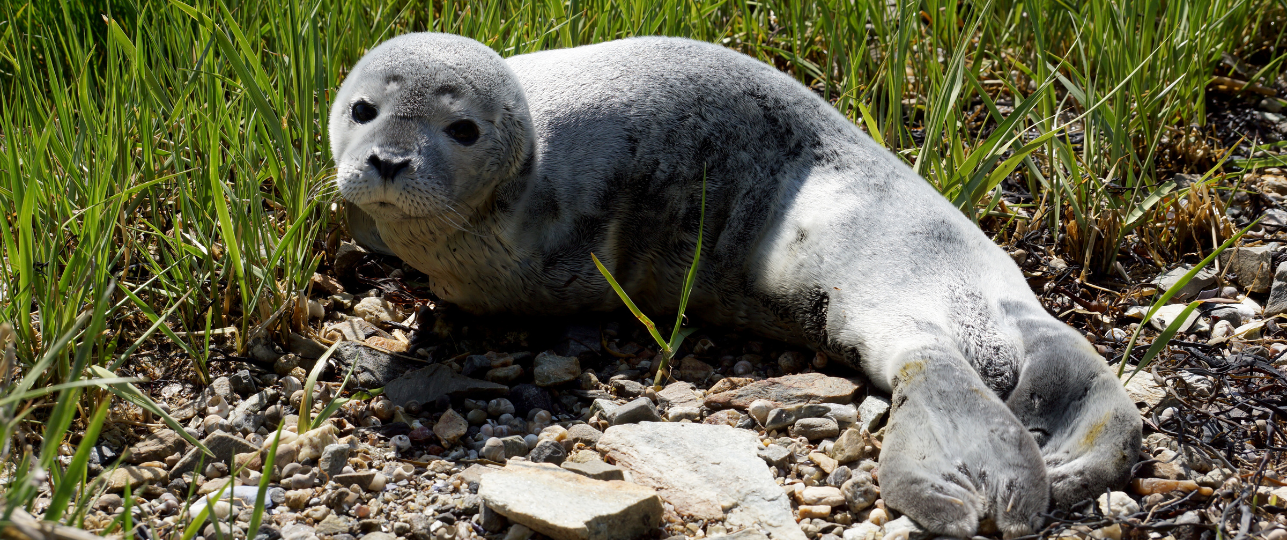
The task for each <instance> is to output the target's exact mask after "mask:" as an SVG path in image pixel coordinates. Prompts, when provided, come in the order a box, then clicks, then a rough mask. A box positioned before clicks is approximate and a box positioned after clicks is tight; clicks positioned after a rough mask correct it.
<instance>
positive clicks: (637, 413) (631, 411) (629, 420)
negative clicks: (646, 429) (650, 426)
mask: <svg viewBox="0 0 1287 540" xmlns="http://www.w3.org/2000/svg"><path fill="white" fill-rule="evenodd" d="M660 421H661V415H659V414H657V408H656V407H654V406H653V404H652V400H650V399H648V398H646V397H641V398H637V399H635V400H634V401H631V402H629V403H626V404H625V405H622V406H620V407H617V409H616V410H614V411H612V413H611V414H609V415H608V422H609V423H611V424H612V425H614V426H619V425H621V424H637V423H639V422H660Z"/></svg>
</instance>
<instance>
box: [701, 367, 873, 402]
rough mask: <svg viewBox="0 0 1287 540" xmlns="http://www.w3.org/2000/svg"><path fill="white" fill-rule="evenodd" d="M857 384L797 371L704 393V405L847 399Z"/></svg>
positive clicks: (854, 390) (850, 400)
mask: <svg viewBox="0 0 1287 540" xmlns="http://www.w3.org/2000/svg"><path fill="white" fill-rule="evenodd" d="M860 388H862V387H861V386H859V385H858V384H855V383H854V382H852V381H850V380H849V379H841V378H839V377H829V376H827V375H823V374H821V373H799V374H796V375H787V376H784V377H774V378H772V379H765V380H762V381H756V382H753V383H750V384H747V385H745V386H741V387H738V388H734V389H732V390H728V391H725V392H720V393H717V394H713V395H709V396H706V401H705V403H706V406H708V407H711V408H713V409H727V408H734V409H746V407H747V406H749V405H750V404H751V403H752V402H754V401H755V400H757V399H764V400H768V401H771V402H773V403H774V404H776V406H778V407H785V406H789V405H798V404H804V403H851V402H853V399H854V392H856V391H858V390H859V389H860Z"/></svg>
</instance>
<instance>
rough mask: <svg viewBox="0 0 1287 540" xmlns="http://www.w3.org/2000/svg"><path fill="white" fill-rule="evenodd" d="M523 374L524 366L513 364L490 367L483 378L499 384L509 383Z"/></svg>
mask: <svg viewBox="0 0 1287 540" xmlns="http://www.w3.org/2000/svg"><path fill="white" fill-rule="evenodd" d="M522 376H523V366H519V365H513V366H505V367H498V368H492V369H489V370H487V374H486V375H483V378H484V379H486V380H488V381H491V382H494V383H497V384H504V385H508V384H510V383H512V382H514V381H517V380H518V379H519V377H522Z"/></svg>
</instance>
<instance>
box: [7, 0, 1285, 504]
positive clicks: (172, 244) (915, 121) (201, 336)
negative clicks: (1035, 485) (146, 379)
mask: <svg viewBox="0 0 1287 540" xmlns="http://www.w3.org/2000/svg"><path fill="white" fill-rule="evenodd" d="M1283 19H1284V7H1283V3H1282V2H1280V1H1277V0H1191V1H1186V2H1179V1H1172V2H1160V1H1156V0H1153V1H1150V0H1140V1H1126V0H1103V1H1073V0H1062V1H1061V0H1034V1H1028V2H1019V1H1008V2H970V3H961V2H955V1H939V0H923V1H912V0H907V1H900V2H895V3H894V4H893V5H890V4H888V3H887V2H886V1H885V0H821V1H818V2H788V1H781V0H772V1H765V2H750V1H748V0H722V1H719V0H693V1H681V0H662V1H660V2H620V1H608V0H571V1H569V2H562V1H544V0H512V1H509V2H495V1H481V2H473V1H470V2H463V1H455V2H453V1H440V2H429V1H424V2H409V1H404V0H396V1H395V0H385V1H379V0H372V1H367V2H358V1H354V0H299V1H290V0H271V1H253V2H252V1H247V2H235V1H231V0H225V1H219V0H216V1H214V2H207V1H202V2H196V3H194V4H192V5H188V4H185V3H181V2H178V1H174V0H152V1H104V0H99V1H87V2H71V1H59V0H40V1H33V2H28V3H24V2H20V1H17V0H11V1H8V2H4V3H0V130H2V132H0V134H2V135H3V139H2V140H0V255H2V256H3V261H4V262H3V264H0V291H2V292H0V294H2V295H3V300H0V320H2V321H9V322H11V323H12V327H13V335H14V339H13V341H12V342H11V343H12V347H13V348H12V352H11V353H10V355H11V356H12V358H13V360H12V366H13V367H12V368H11V369H10V370H9V373H0V383H2V384H3V386H0V430H2V431H3V433H0V435H3V437H4V439H3V442H2V445H0V461H2V462H3V463H5V464H21V465H20V466H18V467H16V468H14V469H11V470H13V471H17V475H16V476H13V477H11V478H13V479H14V480H13V483H12V484H10V485H9V486H7V487H6V488H5V489H3V491H4V493H5V499H6V503H8V505H10V506H11V507H12V506H14V505H17V506H27V505H30V504H32V501H33V500H35V497H36V494H37V490H36V487H35V486H36V484H33V483H32V482H33V481H35V480H37V479H39V478H40V475H41V474H47V475H48V476H49V477H50V478H51V479H52V481H53V482H54V484H55V491H56V493H57V494H58V496H57V503H58V504H59V505H60V507H59V508H57V509H51V514H49V515H51V516H54V517H56V518H57V519H61V520H64V521H67V522H71V523H78V522H77V520H78V519H80V518H81V517H83V515H84V509H85V508H86V505H87V500H88V499H87V498H88V497H90V496H92V493H93V491H92V490H91V489H90V488H91V487H92V486H91V485H90V484H87V483H86V482H85V480H86V478H85V476H84V474H85V473H84V463H83V460H80V461H77V460H72V461H71V462H69V463H70V464H69V465H64V464H62V462H59V461H58V460H56V459H54V458H55V457H56V455H57V449H58V448H59V446H60V445H61V444H63V443H65V442H67V441H69V433H71V432H73V431H77V430H81V431H83V430H86V429H89V428H94V426H95V425H99V424H100V423H101V422H102V420H101V419H100V417H99V416H98V415H97V412H98V411H102V410H103V409H102V408H101V407H102V404H104V403H111V402H112V400H113V399H117V400H126V401H129V402H131V403H133V404H134V405H135V406H137V407H140V408H144V409H147V408H150V407H151V405H150V402H148V401H147V400H146V398H145V397H143V396H142V394H141V393H139V392H137V391H136V390H134V389H132V387H130V386H128V384H127V383H128V382H131V381H134V379H132V378H131V377H133V376H135V375H149V374H151V373H152V371H149V370H151V369H154V368H153V367H149V366H145V365H140V364H141V363H139V362H132V361H131V360H132V359H133V356H134V355H135V354H136V353H138V351H140V350H141V349H142V348H144V347H146V348H147V349H148V350H151V351H153V352H151V353H149V354H151V355H152V356H153V358H154V359H159V360H160V362H159V364H161V365H163V366H166V369H170V370H171V372H170V376H172V377H189V378H192V379H196V380H204V379H206V378H207V376H208V369H209V360H210V354H211V353H210V346H211V344H212V342H211V339H212V338H211V337H210V336H211V335H212V332H211V331H212V330H217V329H223V328H233V329H235V334H234V335H235V340H234V341H233V342H232V343H231V344H226V345H225V346H226V347H230V348H232V349H241V348H243V347H244V346H245V345H246V344H247V343H248V341H249V338H250V337H252V336H257V335H264V336H267V337H270V338H272V337H280V336H281V335H282V334H283V333H284V332H286V331H288V330H290V326H291V324H292V321H291V317H289V316H286V317H281V316H275V315H276V314H279V313H281V312H282V311H283V310H282V309H281V308H282V307H283V306H285V305H288V304H289V303H290V302H292V301H293V299H294V298H296V297H298V296H299V295H301V294H303V293H304V291H305V290H306V288H307V285H308V280H309V278H310V277H311V275H312V274H313V272H314V269H315V268H317V266H318V265H319V263H321V262H322V257H323V252H324V251H323V250H322V249H320V246H321V244H322V243H323V242H324V241H325V240H326V239H327V234H328V233H329V231H330V230H331V228H332V227H333V223H334V221H335V220H334V215H333V212H332V206H331V204H332V202H333V201H334V200H335V199H334V194H333V190H332V189H331V188H330V186H329V184H328V177H329V175H330V174H331V161H330V156H329V155H328V146H327V132H326V131H327V122H326V113H327V110H328V107H329V102H328V99H329V97H330V95H331V93H332V91H333V90H334V88H336V87H337V85H338V84H339V81H340V80H341V79H342V77H343V75H344V72H345V69H346V68H347V67H348V66H350V65H351V64H352V63H353V62H354V61H356V60H357V59H358V58H359V57H360V56H361V55H362V54H363V52H364V51H365V50H366V49H367V48H369V47H371V46H373V45H374V44H376V43H378V42H379V41H381V40H382V39H385V38H388V37H391V36H393V35H397V34H400V33H403V32H408V31H418V30H426V29H432V30H438V31H448V32H454V33H459V34H463V35H466V36H470V37H473V38H475V39H478V40H480V41H482V42H484V43H486V44H487V45H489V46H491V47H493V48H495V49H496V50H497V51H499V52H500V53H501V54H502V55H513V54H519V53H524V52H529V51H536V50H543V49H550V48H559V47H571V46H576V45H582V44H587V43H594V42H599V41H605V40H610V39H617V38H622V37H627V36H632V35H642V34H666V35H677V36H688V37H692V38H696V39H700V40H705V41H711V42H716V43H721V44H724V45H727V46H729V47H732V48H735V49H737V50H740V51H742V52H745V53H747V54H751V55H753V56H756V57H758V58H760V59H763V60H765V61H767V62H770V63H772V64H773V65H775V66H777V67H778V68H779V69H782V70H784V71H786V72H788V73H790V74H792V75H793V76H795V77H797V78H799V79H800V80H801V81H803V82H804V83H805V84H807V85H809V86H810V87H812V88H814V89H815V90H816V91H818V92H819V93H820V94H821V95H823V96H825V97H826V98H827V99H829V100H831V101H832V102H833V103H835V105H836V107H837V108H839V110H841V111H842V112H843V113H845V114H846V115H848V116H849V117H850V118H851V119H853V120H854V121H855V122H857V123H859V125H861V126H863V127H864V128H866V129H867V130H868V131H869V132H870V133H871V134H872V136H873V137H875V138H876V139H877V140H878V141H880V142H881V143H882V144H885V145H886V146H888V147H889V148H891V149H892V150H894V151H896V152H898V153H899V155H901V156H902V157H903V159H904V160H906V162H907V163H909V164H910V165H912V166H914V167H915V168H916V169H917V170H918V171H919V172H920V173H921V174H922V175H923V176H925V177H926V178H927V179H928V180H929V181H930V182H931V183H933V184H934V185H935V186H936V187H937V188H938V189H939V190H940V191H942V192H943V193H944V195H945V196H947V197H948V198H949V199H950V200H952V201H954V202H955V203H956V204H957V205H958V206H959V207H960V208H961V209H962V211H964V212H965V213H966V214H968V215H970V216H971V217H973V218H975V219H976V221H979V222H981V223H983V224H985V225H987V226H989V227H990V229H991V230H992V231H994V232H996V233H997V234H998V235H999V236H998V238H1000V239H1002V240H1005V239H1009V238H1014V237H1017V236H1020V235H1023V234H1031V233H1033V232H1041V231H1046V232H1048V233H1049V234H1050V237H1051V238H1058V239H1060V240H1059V241H1060V242H1061V248H1062V249H1063V250H1064V251H1065V252H1067V253H1068V254H1069V255H1068V256H1069V258H1070V260H1071V261H1072V262H1074V263H1075V264H1079V265H1082V266H1084V267H1085V268H1086V269H1087V271H1088V272H1089V273H1098V272H1105V271H1106V270H1108V269H1109V268H1111V267H1112V265H1113V262H1114V260H1115V258H1116V256H1117V253H1118V247H1119V246H1120V245H1121V244H1122V243H1123V242H1126V241H1141V242H1144V243H1145V244H1146V245H1147V249H1149V250H1152V251H1153V252H1155V253H1159V254H1161V255H1162V256H1163V257H1162V258H1163V259H1171V260H1174V259H1176V258H1178V257H1179V256H1181V255H1182V254H1184V253H1186V252H1191V251H1197V252H1199V254H1202V255H1205V254H1207V253H1209V252H1210V250H1212V249H1214V248H1215V247H1216V246H1215V245H1216V244H1218V243H1219V241H1220V240H1222V238H1210V239H1207V240H1204V241H1203V242H1205V243H1203V242H1199V243H1198V244H1196V245H1194V244H1193V243H1192V242H1191V241H1189V240H1187V239H1186V237H1184V236H1183V235H1181V234H1179V233H1177V232H1175V230H1176V229H1175V227H1174V226H1173V225H1174V224H1171V223H1168V222H1166V221H1165V220H1162V219H1160V217H1159V216H1162V215H1164V214H1165V213H1167V212H1170V213H1172V214H1177V213H1180V214H1183V213H1185V212H1189V213H1192V212H1196V211H1197V210H1195V209H1194V208H1193V207H1191V205H1190V206H1186V205H1189V203H1188V202H1187V201H1190V200H1198V199H1201V197H1206V196H1208V195H1206V193H1207V192H1206V191H1205V190H1208V189H1209V187H1208V186H1206V185H1205V184H1200V185H1199V187H1197V188H1193V189H1196V190H1198V191H1199V192H1200V193H1195V194H1193V195H1192V196H1190V194H1189V193H1187V190H1186V189H1178V188H1177V187H1176V186H1175V184H1171V183H1168V180H1170V176H1171V175H1172V174H1174V173H1176V172H1181V171H1184V172H1198V173H1206V172H1208V170H1210V169H1212V167H1213V166H1215V165H1216V164H1215V160H1212V159H1210V154H1211V153H1212V152H1208V155H1207V157H1203V156H1201V155H1198V154H1201V152H1198V153H1196V154H1195V153H1194V152H1191V151H1190V152H1176V151H1175V148H1176V147H1177V145H1179V144H1180V143H1181V142H1183V141H1185V140H1188V139H1192V138H1193V137H1192V134H1193V133H1195V131H1193V130H1192V129H1190V128H1189V126H1190V125H1197V126H1199V128H1198V132H1200V131H1201V127H1200V126H1201V125H1202V124H1203V123H1204V122H1205V120H1206V111H1205V103H1206V99H1205V93H1206V91H1207V85H1208V82H1209V81H1210V80H1211V77H1212V76H1213V75H1216V74H1226V72H1225V71H1224V69H1225V68H1222V67H1221V55H1222V53H1228V54H1232V55H1235V56H1238V57H1241V58H1243V59H1247V60H1248V61H1251V62H1252V63H1253V67H1254V69H1255V70H1256V72H1254V73H1252V74H1250V75H1244V76H1243V77H1245V78H1246V79H1248V80H1254V81H1260V82H1262V83H1268V82H1271V81H1273V80H1275V79H1276V78H1277V77H1278V75H1279V69H1280V66H1281V61H1282V52H1281V47H1280V41H1281V39H1282V36H1281V35H1280V34H1278V33H1274V32H1277V31H1265V30H1264V29H1268V28H1279V29H1281V28H1282V27H1283V25H1282V23H1283ZM1270 22H1273V23H1275V24H1274V25H1271V24H1269V23H1270ZM1069 133H1077V134H1078V135H1076V136H1077V137H1080V138H1081V142H1080V143H1079V144H1073V143H1072V142H1069V141H1070V138H1069ZM1175 155H1178V156H1181V157H1180V158H1174V157H1172V158H1166V156H1175ZM1244 157H1246V156H1244ZM1164 158H1165V159H1164ZM1227 172H1229V171H1226V170H1225V169H1223V168H1218V169H1215V173H1214V174H1212V175H1210V176H1209V178H1210V181H1211V184H1212V185H1211V186H1210V188H1215V187H1220V189H1227V188H1225V187H1221V186H1228V185H1229V184H1230V183H1229V182H1227V181H1226V180H1224V175H1225V173H1227ZM1007 179H1009V180H1010V181H1011V183H1012V185H1013V186H1021V187H1023V188H1026V189H1027V190H1028V191H1029V192H1030V193H1031V194H1032V197H1033V199H1032V200H1031V201H1027V202H1022V203H1020V204H1017V205H1016V204H1008V203H1003V201H1002V198H1001V197H1000V190H1001V188H1002V187H1003V182H1004V181H1005V180H1007ZM1202 200H1206V199H1202ZM1186 215H1187V214H1186ZM1226 229H1227V227H1226ZM1200 230H1201V229H1200ZM1229 231H1230V232H1231V229H1229ZM1227 234H1228V232H1225V236H1227ZM1132 235H1133V236H1132ZM1186 242H1187V243H1186ZM0 333H2V332H0ZM4 345H5V344H3V343H0V347H2V346H4ZM0 365H2V364H0ZM10 381H12V382H10ZM113 396H116V397H115V398H114V397H113ZM95 429H96V428H95ZM91 431H93V430H92V429H91ZM37 435H40V436H41V437H39V439H41V440H43V442H39V441H37V438H38V437H37ZM77 457H79V456H77ZM37 469H39V470H43V471H46V472H45V473H40V474H37V473H35V472H33V471H36V470H37ZM78 509H79V510H78Z"/></svg>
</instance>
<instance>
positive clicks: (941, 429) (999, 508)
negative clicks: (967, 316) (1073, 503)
mask: <svg viewBox="0 0 1287 540" xmlns="http://www.w3.org/2000/svg"><path fill="white" fill-rule="evenodd" d="M899 356H900V358H897V359H895V360H894V361H893V364H892V365H894V366H897V371H896V375H895V376H894V381H893V388H894V392H893V409H892V411H891V413H890V420H889V425H888V426H887V427H886V428H885V429H886V433H885V439H884V445H883V446H882V448H881V452H880V487H881V494H882V496H883V497H884V499H885V503H886V504H888V505H889V506H890V507H891V508H893V509H894V510H898V511H899V512H902V513H904V514H907V515H908V516H909V517H911V518H912V520H914V521H916V522H917V523H919V524H920V525H922V526H924V527H925V528H926V529H928V530H930V531H931V532H934V533H936V534H946V535H949V536H955V537H970V536H972V535H974V534H975V532H976V531H977V529H978V525H979V522H980V521H981V520H984V519H990V520H992V521H993V523H995V524H996V525H997V527H998V528H1000V529H1001V532H1003V533H1004V534H1005V536H1007V537H1012V536H1018V535H1023V534H1029V533H1031V532H1033V531H1034V530H1036V529H1037V528H1038V527H1039V526H1040V524H1041V516H1040V512H1042V511H1045V510H1046V507H1047V504H1048V501H1049V494H1050V487H1049V486H1050V484H1049V482H1048V481H1047V477H1046V470H1045V464H1044V463H1043V462H1042V458H1041V453H1040V450H1039V449H1038V447H1037V444H1036V442H1035V441H1034V440H1033V439H1032V437H1031V436H1029V434H1028V432H1027V430H1026V429H1025V428H1024V426H1023V425H1022V424H1020V423H1019V421H1018V420H1017V419H1016V418H1015V417H1014V414H1013V413H1011V412H1010V410H1009V409H1008V408H1007V407H1006V405H1005V403H1004V402H1002V401H1001V399H1000V398H998V397H997V396H996V395H995V394H994V393H993V392H992V391H991V390H990V389H989V388H988V387H987V386H986V385H985V384H984V382H983V380H982V379H981V378H980V377H979V376H978V374H977V373H975V372H974V370H973V369H972V368H971V367H970V366H969V364H968V363H967V362H966V360H965V358H964V357H963V356H962V355H961V354H960V353H959V352H958V351H955V350H952V349H950V348H948V347H945V346H933V345H931V346H927V347H924V348H919V349H914V350H911V351H908V352H906V353H902V354H900V355H899Z"/></svg>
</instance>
